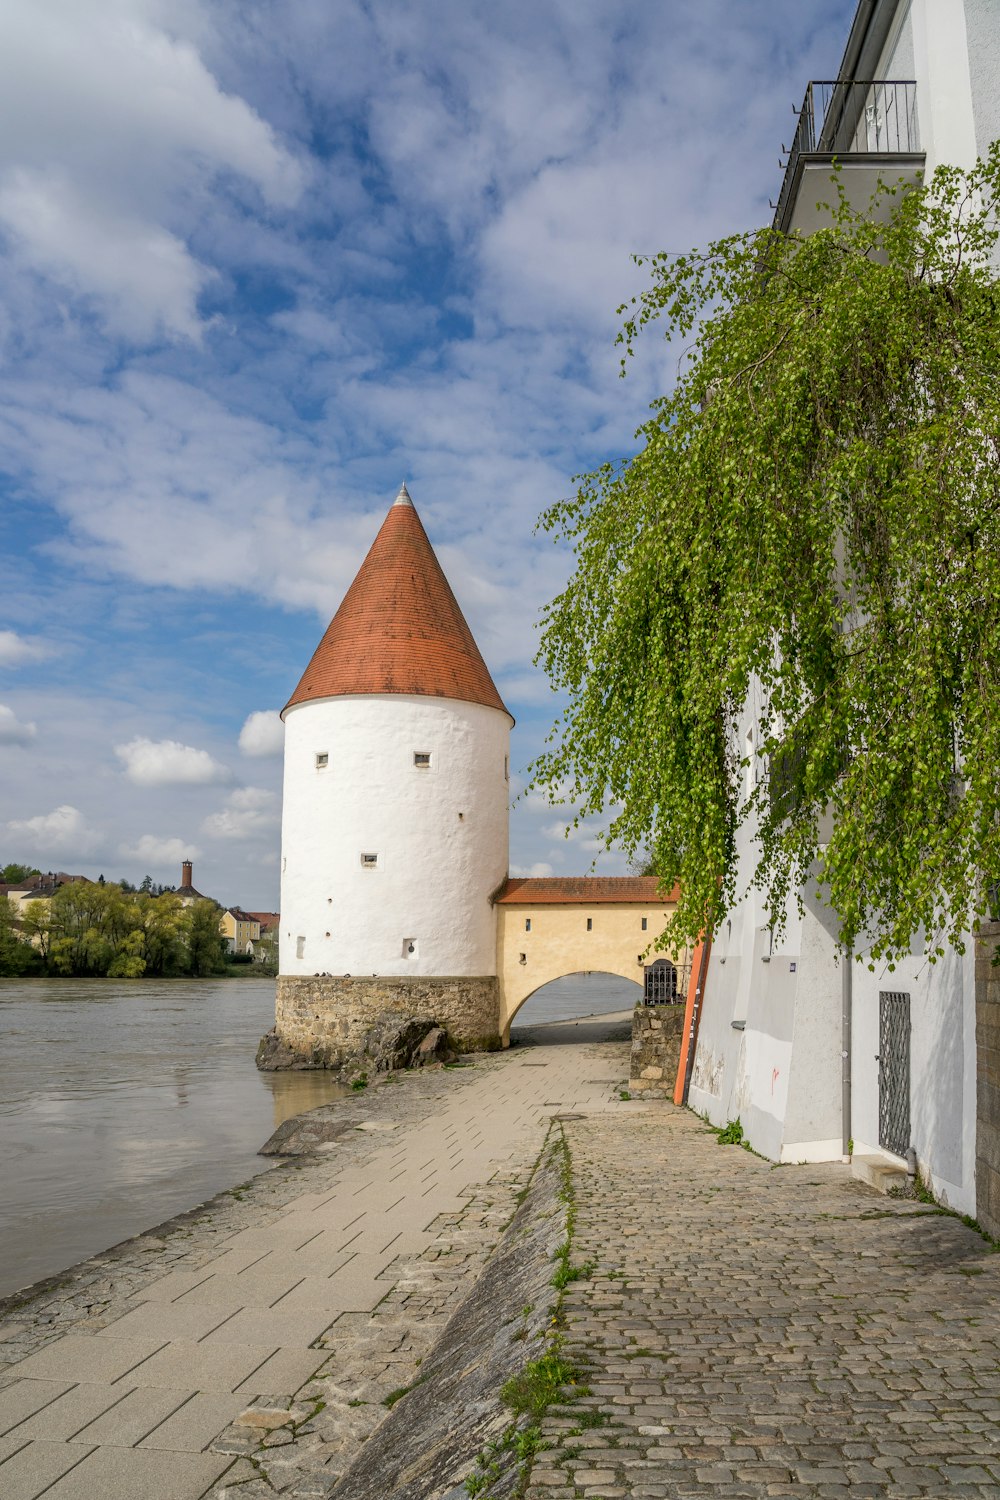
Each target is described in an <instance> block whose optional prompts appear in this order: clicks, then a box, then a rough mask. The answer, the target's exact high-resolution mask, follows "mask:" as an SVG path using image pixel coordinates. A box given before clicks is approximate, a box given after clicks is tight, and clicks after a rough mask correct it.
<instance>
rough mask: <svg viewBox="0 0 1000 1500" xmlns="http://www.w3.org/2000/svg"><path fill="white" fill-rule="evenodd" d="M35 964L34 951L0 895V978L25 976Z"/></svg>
mask: <svg viewBox="0 0 1000 1500" xmlns="http://www.w3.org/2000/svg"><path fill="white" fill-rule="evenodd" d="M8 868H9V866H8ZM37 963H38V958H37V955H36V953H35V950H34V949H33V948H32V946H31V944H30V943H29V942H26V941H25V939H24V937H23V936H22V934H21V933H20V932H19V931H18V929H17V924H16V922H15V920H14V909H13V907H12V906H11V904H10V902H9V901H8V900H7V898H6V896H4V895H0V978H6V979H11V978H17V977H19V976H20V975H22V974H27V973H29V972H30V971H31V969H32V968H34V967H36V966H37Z"/></svg>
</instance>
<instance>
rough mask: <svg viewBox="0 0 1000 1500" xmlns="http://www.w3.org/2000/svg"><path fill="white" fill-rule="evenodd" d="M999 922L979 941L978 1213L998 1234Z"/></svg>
mask: <svg viewBox="0 0 1000 1500" xmlns="http://www.w3.org/2000/svg"><path fill="white" fill-rule="evenodd" d="M998 944H1000V922H985V923H984V924H983V929H982V932H981V934H980V936H979V939H978V941H977V943H976V1218H977V1219H978V1220H979V1222H980V1224H981V1225H982V1226H983V1228H984V1229H985V1230H986V1233H987V1234H991V1235H992V1236H993V1237H994V1239H1000V966H998V967H996V968H994V966H993V955H994V953H995V952H996V949H997V945H998Z"/></svg>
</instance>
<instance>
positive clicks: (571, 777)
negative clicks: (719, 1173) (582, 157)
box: [534, 145, 1000, 962]
mask: <svg viewBox="0 0 1000 1500" xmlns="http://www.w3.org/2000/svg"><path fill="white" fill-rule="evenodd" d="M833 183H834V185H833V186H832V187H831V199H832V203H831V207H830V222H829V227H827V228H824V229H821V230H820V231H819V232H817V233H814V234H812V235H810V236H809V237H807V238H800V237H796V236H785V235H782V234H780V233H777V232H776V231H773V230H770V229H768V230H761V231H757V232H754V233H749V234H742V235H734V236H731V237H729V238H727V239H723V240H719V241H716V242H715V243H713V244H711V245H710V246H709V247H708V249H707V250H705V251H701V252H692V253H691V254H689V255H683V256H680V257H676V258H675V257H671V256H667V255H658V256H654V257H652V258H651V259H649V260H643V261H641V263H642V264H646V265H647V266H648V268H649V272H650V277H651V280H650V285H649V288H648V290H646V291H645V292H644V293H643V294H642V295H641V296H639V297H638V298H636V299H634V300H633V302H632V303H631V304H628V305H626V307H624V308H623V309H621V312H622V313H624V314H625V317H626V321H625V324H624V328H623V331H622V333H621V335H620V342H621V343H622V344H623V346H624V354H623V360H622V365H623V371H624V368H625V366H626V364H627V360H628V357H629V356H630V355H631V354H632V351H633V347H634V345H635V342H636V340H637V339H638V338H639V337H640V335H643V336H648V333H646V330H648V329H649V325H651V324H654V323H658V324H659V326H660V328H661V329H662V331H663V332H664V333H665V335H666V336H667V337H668V338H669V339H674V338H680V339H684V340H687V341H689V342H690V344H691V352H690V356H689V358H688V359H687V361H686V363H685V365H684V367H683V369H682V371H681V373H680V374H679V377H678V380H677V383H676V386H675V388H674V389H673V391H672V392H671V393H670V394H668V395H666V396H664V397H663V398H662V399H661V400H659V401H657V402H655V403H654V405H653V407H652V414H651V416H650V418H649V420H648V421H647V422H646V423H645V424H644V426H643V427H642V428H641V429H640V431H639V433H638V437H639V439H640V443H641V446H640V449H639V451H638V452H637V453H636V455H635V457H633V458H631V459H629V460H627V461H625V462H623V463H620V464H617V465H614V464H607V465H605V466H603V467H602V468H600V469H598V470H597V471H596V472H595V473H593V474H590V475H588V476H587V477H585V478H584V479H583V481H582V482H581V484H580V487H579V490H578V492H577V493H576V495H575V496H574V497H573V498H571V499H569V500H565V501H560V502H559V503H558V504H555V505H553V506H552V507H551V508H550V509H549V510H548V511H547V512H546V513H545V515H544V516H543V517H542V521H541V526H542V527H543V528H544V529H545V530H546V531H548V532H551V533H553V534H554V536H555V537H556V538H557V539H563V540H567V541H569V543H570V544H571V545H572V547H573V549H574V552H575V570H574V572H573V574H572V577H571V579H570V581H569V583H568V585H567V587H566V588H565V590H564V591H563V592H562V593H561V594H560V595H559V597H558V598H556V599H555V600H554V601H553V602H552V603H551V604H550V605H549V606H548V607H547V609H546V610H545V613H544V618H543V625H542V637H541V640H542V644H541V649H540V652H539V657H538V660H539V662H540V663H541V664H542V665H543V666H544V667H545V669H546V670H547V672H548V673H549V676H550V678H551V680H552V682H553V684H554V685H555V686H557V687H558V688H560V689H562V690H563V691H564V692H565V693H566V695H567V699H568V707H567V709H566V711H565V713H564V714H563V715H562V717H561V719H560V720H559V722H558V723H557V724H556V726H555V729H554V731H553V733H552V736H551V737H550V740H549V743H548V748H547V749H546V750H545V752H544V753H543V754H542V755H541V756H540V757H539V759H538V760H537V762H536V763H535V766H534V781H535V785H536V786H537V787H539V788H541V789H543V790H545V791H547V792H548V793H549V795H550V796H551V797H552V798H553V800H556V799H559V798H565V799H566V800H568V801H571V802H572V803H573V804H574V805H575V807H576V808H577V809H578V811H579V816H580V817H581V818H582V817H593V816H595V815H601V813H602V811H603V809H605V808H607V807H612V808H613V809H614V813H613V816H612V817H611V819H610V821H609V822H608V823H607V825H606V836H607V840H608V842H609V843H610V844H613V845H615V846H616V847H619V848H624V849H625V851H626V852H627V853H628V854H629V855H631V856H638V855H640V854H641V853H642V852H644V851H645V852H646V853H648V855H649V857H650V858H651V860H652V864H653V867H654V868H655V870H656V871H657V873H658V874H659V876H660V878H661V881H662V883H663V885H664V887H666V886H669V885H672V884H673V882H675V881H679V882H680V886H681V898H680V904H679V906H678V908H677V912H676V915H675V917H674V918H673V920H672V922H671V925H670V928H669V929H668V934H667V936H668V940H669V942H671V943H672V944H676V945H679V944H682V943H684V942H692V941H694V940H696V939H697V938H698V937H699V936H700V935H701V934H702V933H703V932H705V931H706V930H713V929H716V928H717V927H718V924H719V922H720V920H721V919H722V918H723V916H724V914H725V912H726V911H727V910H728V909H729V908H730V907H731V906H732V904H733V903H734V901H735V900H736V899H737V898H738V897H739V896H740V895H741V894H742V892H743V890H744V889H745V887H746V884H747V882H748V881H749V882H752V883H753V884H755V885H757V886H758V887H760V888H761V890H762V891H763V892H764V895H765V898H766V902H767V905H768V909H769V911H770V913H771V914H772V921H774V922H775V923H776V924H777V925H779V926H780V923H781V913H782V911H783V910H784V908H785V904H786V900H787V899H788V897H789V896H790V894H791V893H795V892H797V891H798V890H800V889H801V887H802V884H803V882H804V881H805V880H807V879H808V878H809V877H810V875H811V874H816V873H817V872H818V873H819V874H820V876H821V881H822V884H821V890H822V891H823V892H824V893H825V898H826V899H828V900H829V902H830V903H831V905H832V907H833V909H834V910H835V912H836V914H837V917H838V919H839V924H840V935H841V941H842V943H843V944H844V945H845V946H847V945H851V946H853V945H861V946H862V947H867V948H868V949H869V951H870V953H871V956H872V957H873V958H879V957H884V958H887V959H888V960H889V961H890V962H892V961H894V960H895V959H896V958H898V957H899V956H900V955H901V954H902V953H905V952H907V951H909V949H910V945H911V942H912V941H913V940H914V938H917V939H918V940H920V941H924V942H926V943H927V945H928V948H929V950H930V951H931V953H932V954H934V953H937V954H940V953H941V952H942V951H943V944H944V943H945V942H947V941H952V942H954V943H956V944H958V945H959V946H961V943H962V938H963V934H966V933H967V932H968V931H969V929H970V926H972V925H973V924H974V923H975V921H976V919H977V918H978V917H979V916H981V915H982V913H983V912H984V910H985V909H986V907H987V904H988V901H989V899H990V894H989V891H990V886H991V883H992V882H993V881H994V880H996V878H997V876H998V874H1000V827H998V812H1000V753H998V752H1000V452H998V442H1000V281H998V275H997V250H998V234H1000V231H998V224H997V200H998V194H1000V145H995V146H994V148H993V150H992V152H991V153H990V155H989V157H988V159H987V160H986V161H985V162H981V163H979V164H978V165H977V167H976V168H975V169H974V170H973V171H971V172H969V173H962V172H960V171H957V170H954V169H946V168H939V169H938V171H937V172H936V173H935V174H934V177H933V179H932V180H931V182H930V183H929V184H928V185H927V186H926V187H924V188H922V189H920V190H912V191H909V192H904V191H902V190H899V191H895V190H892V189H882V190H881V191H880V193H879V194H878V195H877V198H876V200H875V201H874V202H873V204H872V206H871V208H870V210H869V211H868V212H866V213H857V212H855V211H853V210H852V209H851V208H850V207H849V205H848V203H847V201H846V198H845V196H844V194H843V192H842V191H841V190H840V186H839V178H838V177H837V175H836V174H835V176H834V179H833ZM748 729H749V732H750V733H751V735H752V738H751V739H748V738H747V731H748ZM748 820H749V823H750V826H751V827H752V828H754V829H755V830H756V833H757V841H756V843H755V844H754V845H753V847H754V849H755V861H756V862H755V864H754V865H753V867H752V868H751V869H749V870H744V871H742V872H740V871H739V870H738V868H737V831H738V829H739V828H740V826H741V824H743V823H745V822H747V821H748ZM831 824H832V835H831V836H829V841H828V842H827V841H826V840H827V835H828V834H829V830H830V826H831Z"/></svg>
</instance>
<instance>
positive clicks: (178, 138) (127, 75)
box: [0, 0, 304, 339]
mask: <svg viewBox="0 0 1000 1500" xmlns="http://www.w3.org/2000/svg"><path fill="white" fill-rule="evenodd" d="M156 9H157V7H156V6H154V5H152V4H150V3H148V0H101V4H100V5H98V6H96V7H81V6H80V5H78V4H77V3H75V0H6V3H5V4H4V5H3V7H2V8H0V222H2V223H3V225H4V226H5V227H6V229H7V230H8V232H9V233H10V234H11V235H12V236H13V237H14V238H15V241H16V242H17V244H18V246H19V249H20V252H21V257H22V260H23V261H24V262H25V263H26V264H27V266H29V267H31V268H34V269H36V270H38V271H40V272H42V273H44V274H45V275H47V276H50V277H52V278H53V279H54V280H56V281H58V282H61V283H62V284H63V285H64V286H65V287H67V288H68V289H69V290H70V291H71V292H74V293H79V294H83V295H84V296H87V297H93V298H95V299H96V300H97V303H98V305H99V306H100V308H101V310H102V311H103V313H104V315H105V318H106V320H107V323H108V326H109V327H110V328H111V329H112V330H115V331H118V332H120V333H123V334H125V335H126V336H127V337H131V338H135V339H149V338H151V337H153V336H154V335H155V334H156V333H157V332H158V331H159V330H160V329H161V328H162V329H163V330H164V331H165V332H166V333H167V334H168V335H171V336H174V337H178V336H180V337H186V338H191V339H197V338H198V337H199V336H200V332H201V327H202V322H201V319H200V316H199V313H198V308H197V299H198V295H199V292H200V290H201V289H202V287H203V286H204V285H205V282H206V281H207V279H208V278H209V276H210V275H211V274H212V273H211V271H210V270H209V269H208V268H206V267H205V266H204V265H202V264H200V263H199V261H198V260H197V258H196V257H195V256H194V255H193V254H192V253H191V251H190V249H189V247H188V245H187V244H186V242H185V239H184V237H183V234H182V233H181V232H178V227H177V224H174V223H171V221H172V220H175V221H178V223H179V222H180V221H181V220H182V218H183V217H184V208H185V206H186V204H187V203H188V202H189V201H190V200H191V199H196V198H197V197H198V196H200V195H202V194H205V193H209V192H211V189H212V187H213V184H215V183H216V182H217V180H218V179H219V177H220V176H221V175H224V174H236V176H237V178H245V179H247V180H248V181H250V182H252V183H253V184H255V185H256V187H257V188H258V189H259V190H260V192H261V193H262V194H263V196H264V198H265V199H266V200H267V201H268V202H269V203H271V204H273V205H276V206H281V205H288V204H290V203H292V202H294V201H295V199H296V197H297V196H298V194H299V192H300V191H301V188H302V184H303V180H304V177H303V170H302V168H301V166H300V165H299V164H298V162H296V160H295V159H294V158H293V157H292V156H291V155H290V154H289V152H288V151H287V150H285V149H284V147H282V146H281V144H280V143H279V142H278V139H277V137H276V135H275V133H274V131H273V130H272V128H271V127H270V126H269V125H268V124H267V123H266V122H265V121H264V120H262V119H261V118H260V116H259V115H258V114H257V113H256V112H255V111H254V110H253V109H252V108H251V107H250V105H249V104H248V103H247V102H246V101H245V100H243V99H241V98H238V97H235V96H234V95H233V94H231V93H227V92H225V91H224V90H223V89H222V88H221V87H220V85H219V83H218V81H217V80H216V78H215V77H213V75H212V73H211V72H210V71H209V70H208V68H207V67H206V66H205V63H204V62H203V60H202V57H201V56H200V54H199V52H198V50H197V49H196V47H195V46H194V45H192V43H191V41H189V40H187V39H185V38H184V37H183V36H181V35H178V31H180V30H182V29H183V28H184V24H185V21H186V22H187V23H188V24H189V25H191V24H193V25H195V26H196V27H197V25H198V21H199V17H198V7H197V6H195V7H187V12H188V13H187V14H185V11H184V8H182V7H178V6H173V7H171V8H170V10H169V11H167V10H165V12H164V21H165V23H166V24H165V25H160V24H158V22H157V17H156V15H155V11H156ZM167 28H169V31H168V29H167Z"/></svg>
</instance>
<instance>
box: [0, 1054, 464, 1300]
mask: <svg viewBox="0 0 1000 1500" xmlns="http://www.w3.org/2000/svg"><path fill="white" fill-rule="evenodd" d="M468 1061H469V1062H474V1061H475V1059H474V1058H469V1059H468ZM414 1076H419V1075H414V1074H410V1073H389V1074H385V1075H383V1076H382V1077H380V1078H377V1079H373V1080H372V1082H371V1083H370V1084H369V1085H368V1086H367V1087H366V1088H365V1089H364V1090H360V1091H359V1092H358V1093H357V1094H356V1095H355V1096H353V1097H350V1098H340V1099H333V1100H331V1101H330V1102H329V1103H327V1104H318V1105H316V1106H315V1108H313V1109H308V1110H303V1111H301V1112H300V1113H299V1114H297V1115H290V1116H289V1118H288V1119H287V1120H285V1121H283V1122H282V1124H281V1125H279V1126H278V1127H277V1129H276V1130H275V1131H273V1132H272V1133H271V1135H270V1136H269V1137H268V1139H267V1140H266V1141H265V1142H264V1143H263V1145H262V1146H259V1147H258V1148H257V1155H258V1156H260V1157H261V1160H262V1165H261V1168H260V1170H259V1171H258V1172H254V1173H253V1174H252V1175H251V1176H250V1177H246V1178H244V1179H243V1180H242V1181H241V1182H236V1183H233V1185H232V1186H231V1187H226V1188H220V1189H219V1191H218V1192H217V1193H213V1194H212V1195H211V1196H210V1197H208V1198H203V1199H201V1200H200V1201H199V1202H197V1203H195V1204H192V1206H191V1207H190V1208H185V1209H181V1210H180V1211H179V1212H178V1213H176V1214H171V1215H170V1216H169V1217H168V1218H166V1219H161V1220H160V1221H159V1222H158V1223H156V1224H151V1225H150V1226H149V1228H147V1229H140V1230H138V1231H137V1232H136V1233H135V1234H132V1235H127V1236H126V1238H125V1239H122V1240H116V1241H115V1242H114V1244H112V1245H109V1246H108V1247H107V1248H106V1249H104V1250H98V1251H95V1252H94V1254H92V1255H87V1256H84V1257H83V1258H82V1259H81V1260H78V1261H74V1262H73V1263H72V1264H71V1265H69V1266H66V1267H65V1268H64V1269H62V1270H60V1271H53V1272H52V1273H51V1275H49V1276H42V1277H40V1278H39V1279H38V1280H37V1281H33V1282H29V1283H28V1284H27V1285H26V1286H23V1287H19V1288H17V1289H16V1290H15V1291H13V1292H8V1293H6V1294H5V1295H4V1296H2V1297H0V1322H3V1321H4V1320H5V1319H7V1318H11V1317H14V1316H16V1315H17V1314H18V1313H20V1312H23V1311H24V1310H25V1309H26V1308H28V1307H30V1305H31V1304H32V1303H34V1302H38V1301H39V1300H41V1299H42V1298H44V1297H46V1296H48V1295H50V1294H52V1293H55V1292H64V1291H66V1290H67V1288H69V1287H70V1286H71V1284H72V1283H73V1282H74V1281H81V1280H83V1279H84V1278H86V1277H87V1276H89V1275H92V1274H96V1273H97V1272H105V1273H107V1272H109V1271H110V1270H112V1268H113V1267H114V1265H115V1263H116V1262H124V1261H126V1260H127V1259H128V1258H129V1257H130V1256H131V1255H134V1254H135V1252H136V1251H138V1250H141V1249H142V1242H143V1241H144V1240H159V1241H165V1240H168V1239H169V1238H171V1237H172V1236H174V1235H177V1234H180V1233H183V1232H184V1231H185V1230H187V1229H189V1228H191V1227H192V1226H194V1225H196V1224H198V1223H199V1221H201V1220H202V1219H203V1218H204V1217H205V1216H206V1215H207V1214H213V1213H219V1212H222V1211H224V1210H225V1209H227V1208H229V1207H231V1206H232V1205H233V1203H234V1202H235V1201H237V1198H236V1195H242V1194H243V1193H244V1192H246V1191H248V1190H249V1189H251V1188H252V1187H253V1186H254V1185H255V1184H256V1183H258V1182H259V1181H260V1180H261V1178H264V1177H271V1176H273V1175H274V1174H275V1173H276V1172H280V1171H281V1170H282V1169H283V1168H284V1169H287V1168H288V1167H290V1166H291V1165H292V1164H293V1160H294V1159H295V1158H304V1159H306V1160H308V1159H310V1158H311V1157H312V1156H313V1152H314V1149H315V1147H313V1148H312V1149H307V1148H305V1147H299V1148H296V1147H295V1146H294V1145H293V1146H291V1148H290V1149H289V1150H287V1151H286V1150H284V1149H281V1148H279V1149H278V1150H272V1151H267V1147H269V1146H270V1145H271V1143H272V1141H274V1140H275V1138H276V1137H278V1136H279V1135H281V1134H282V1133H287V1134H288V1135H289V1136H291V1135H293V1134H295V1133H302V1132H304V1131H305V1132H309V1133H310V1134H313V1136H314V1140H317V1141H320V1142H321V1141H323V1140H333V1139H335V1138H336V1136H337V1135H339V1134H342V1133H344V1132H346V1131H349V1130H351V1129H353V1128H354V1127H355V1125H356V1124H357V1123H358V1117H361V1118H363V1117H364V1116H365V1115H366V1114H371V1113H372V1099H373V1094H375V1093H376V1092H378V1091H380V1090H381V1089H382V1088H384V1087H386V1086H387V1085H388V1086H392V1085H394V1084H396V1085H398V1084H399V1083H401V1082H403V1081H404V1080H409V1079H410V1078H411V1077H414ZM334 1110H336V1111H337V1112H338V1113H337V1119H336V1121H335V1122H334V1121H332V1120H331V1121H329V1124H328V1125H327V1124H326V1122H327V1119H328V1117H329V1114H330V1112H331V1111H334ZM324 1125H325V1126H326V1128H323V1127H324ZM311 1126H319V1127H320V1128H319V1130H318V1131H316V1130H310V1127H311ZM265 1153H266V1154H265ZM268 1158H270V1160H269V1159H268ZM317 1159H318V1160H321V1159H322V1158H321V1157H318V1158H317Z"/></svg>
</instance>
